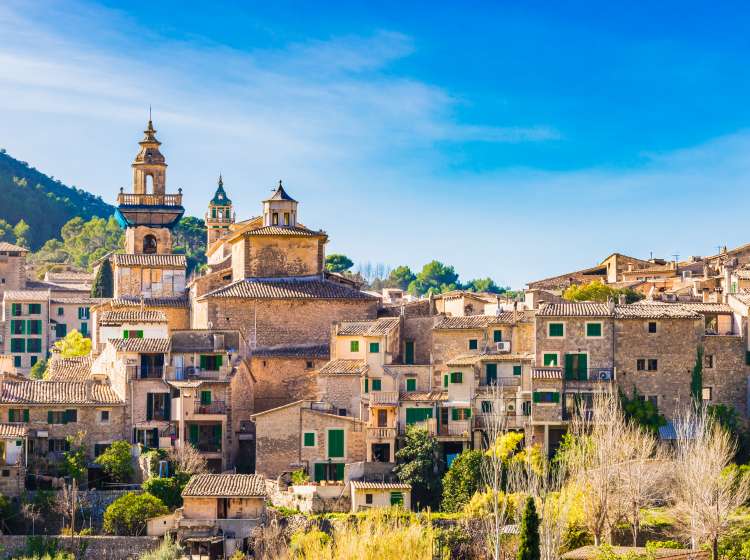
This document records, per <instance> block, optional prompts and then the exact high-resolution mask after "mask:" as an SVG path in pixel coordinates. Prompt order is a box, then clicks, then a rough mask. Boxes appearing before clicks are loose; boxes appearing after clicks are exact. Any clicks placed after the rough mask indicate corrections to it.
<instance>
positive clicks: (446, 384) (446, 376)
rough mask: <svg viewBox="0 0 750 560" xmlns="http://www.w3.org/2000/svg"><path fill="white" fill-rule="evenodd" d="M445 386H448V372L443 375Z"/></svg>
mask: <svg viewBox="0 0 750 560" xmlns="http://www.w3.org/2000/svg"><path fill="white" fill-rule="evenodd" d="M443 387H445V388H448V374H447V373H446V374H445V375H444V376H443Z"/></svg>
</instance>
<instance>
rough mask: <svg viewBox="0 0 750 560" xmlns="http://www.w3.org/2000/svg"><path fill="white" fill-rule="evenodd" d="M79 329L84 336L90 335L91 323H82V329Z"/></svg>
mask: <svg viewBox="0 0 750 560" xmlns="http://www.w3.org/2000/svg"><path fill="white" fill-rule="evenodd" d="M78 331H79V332H80V333H81V334H82V335H83V336H88V335H89V324H88V323H81V328H80V329H78Z"/></svg>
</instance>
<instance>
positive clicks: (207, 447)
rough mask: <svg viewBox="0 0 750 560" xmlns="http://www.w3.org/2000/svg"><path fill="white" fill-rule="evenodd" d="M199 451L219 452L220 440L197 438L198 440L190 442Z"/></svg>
mask: <svg viewBox="0 0 750 560" xmlns="http://www.w3.org/2000/svg"><path fill="white" fill-rule="evenodd" d="M190 443H191V445H192V446H193V447H195V448H196V449H197V450H198V451H200V452H201V453H221V442H220V441H212V440H198V442H192V441H191V442H190Z"/></svg>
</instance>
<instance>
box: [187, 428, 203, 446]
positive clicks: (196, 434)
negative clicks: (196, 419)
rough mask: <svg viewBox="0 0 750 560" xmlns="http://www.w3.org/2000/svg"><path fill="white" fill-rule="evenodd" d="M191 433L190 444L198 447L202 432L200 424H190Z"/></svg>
mask: <svg viewBox="0 0 750 560" xmlns="http://www.w3.org/2000/svg"><path fill="white" fill-rule="evenodd" d="M189 432H190V435H189V437H190V443H192V444H193V445H198V440H199V439H200V430H199V428H198V424H190V427H189Z"/></svg>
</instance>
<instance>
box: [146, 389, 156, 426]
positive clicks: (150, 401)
mask: <svg viewBox="0 0 750 560" xmlns="http://www.w3.org/2000/svg"><path fill="white" fill-rule="evenodd" d="M153 417H154V394H153V393H146V420H151V419H152V418H153Z"/></svg>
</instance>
